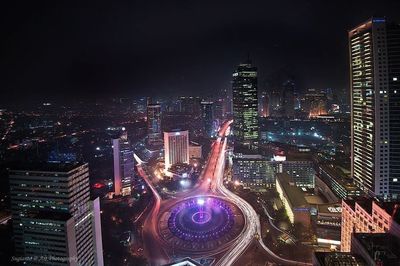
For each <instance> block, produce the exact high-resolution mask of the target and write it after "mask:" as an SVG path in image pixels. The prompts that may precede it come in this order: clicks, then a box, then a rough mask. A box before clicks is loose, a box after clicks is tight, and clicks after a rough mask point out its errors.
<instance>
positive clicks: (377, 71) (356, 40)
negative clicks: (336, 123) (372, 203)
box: [349, 18, 400, 198]
mask: <svg viewBox="0 0 400 266" xmlns="http://www.w3.org/2000/svg"><path fill="white" fill-rule="evenodd" d="M349 50H350V71H351V72H350V76H351V82H350V84H351V124H352V127H351V129H352V176H353V177H354V180H355V181H356V183H357V184H358V185H359V186H360V188H361V189H363V190H364V191H366V192H367V193H369V194H371V195H377V196H381V197H383V198H396V197H398V196H399V194H400V26H399V25H398V24H394V23H390V22H388V21H387V20H386V19H384V18H372V19H370V20H368V21H367V22H365V23H363V24H361V25H359V26H358V27H356V28H354V29H352V30H350V31H349Z"/></svg>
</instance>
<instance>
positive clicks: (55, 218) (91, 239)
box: [9, 163, 103, 265]
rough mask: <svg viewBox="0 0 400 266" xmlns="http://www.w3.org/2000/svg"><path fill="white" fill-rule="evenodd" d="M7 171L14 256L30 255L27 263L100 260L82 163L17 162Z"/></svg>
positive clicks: (94, 209)
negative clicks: (26, 163)
mask: <svg viewBox="0 0 400 266" xmlns="http://www.w3.org/2000/svg"><path fill="white" fill-rule="evenodd" d="M9 174H10V176H9V180H10V198H11V210H12V218H13V230H14V240H15V251H16V255H17V256H23V257H30V258H33V259H32V261H28V264H29V265H103V247H102V238H101V222H100V203H99V198H97V199H95V200H91V199H90V185H89V167H88V164H87V163H72V164H71V163H69V164H64V163H62V164H60V163H43V164H29V165H21V164H20V165H18V166H17V167H15V168H13V170H10V172H9ZM40 258H44V259H43V260H42V259H40ZM39 259H40V260H39Z"/></svg>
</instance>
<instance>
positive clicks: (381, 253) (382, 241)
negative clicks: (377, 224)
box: [352, 233, 400, 265]
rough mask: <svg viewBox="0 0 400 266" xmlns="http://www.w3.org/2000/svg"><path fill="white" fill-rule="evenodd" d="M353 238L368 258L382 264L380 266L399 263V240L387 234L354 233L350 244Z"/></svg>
mask: <svg viewBox="0 0 400 266" xmlns="http://www.w3.org/2000/svg"><path fill="white" fill-rule="evenodd" d="M353 238H354V239H357V241H358V242H359V243H360V245H361V246H362V247H363V249H364V250H365V251H366V252H367V253H368V255H369V257H371V258H375V259H374V260H375V261H377V262H378V261H380V262H382V264H381V265H398V264H397V263H398V262H399V261H400V239H399V238H397V237H395V236H393V235H391V234H388V233H382V234H376V233H374V234H367V233H355V234H354V235H353V237H352V242H353ZM352 249H353V247H352ZM393 263H395V264H393Z"/></svg>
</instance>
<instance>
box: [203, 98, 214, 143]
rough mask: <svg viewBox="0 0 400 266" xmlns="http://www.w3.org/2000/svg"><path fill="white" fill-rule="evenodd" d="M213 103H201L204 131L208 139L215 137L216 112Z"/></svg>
mask: <svg viewBox="0 0 400 266" xmlns="http://www.w3.org/2000/svg"><path fill="white" fill-rule="evenodd" d="M213 105H214V103H213V102H201V118H202V120H203V129H204V133H205V135H206V136H207V137H212V136H213V135H214V110H213Z"/></svg>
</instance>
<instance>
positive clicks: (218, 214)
mask: <svg viewBox="0 0 400 266" xmlns="http://www.w3.org/2000/svg"><path fill="white" fill-rule="evenodd" d="M164 217H165V218H164V219H162V221H161V222H160V225H159V227H160V230H161V231H162V232H163V233H162V234H161V235H162V236H163V237H164V239H165V240H166V241H168V242H173V243H174V246H175V248H176V245H181V246H182V248H183V249H197V250H199V251H201V250H207V249H213V248H214V249H215V248H217V246H218V245H220V244H218V243H220V242H221V240H222V239H223V242H224V243H228V242H229V241H231V240H233V239H234V238H236V237H237V236H238V235H239V233H240V231H241V230H242V229H243V215H242V213H241V212H240V210H239V209H238V208H237V207H236V206H235V205H234V204H232V203H231V202H229V201H226V200H224V199H221V198H219V197H214V196H206V197H193V198H190V199H186V200H183V201H180V202H178V203H177V204H176V205H174V206H173V207H172V208H171V209H170V212H168V213H165V216H164ZM177 243H178V244H177Z"/></svg>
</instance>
